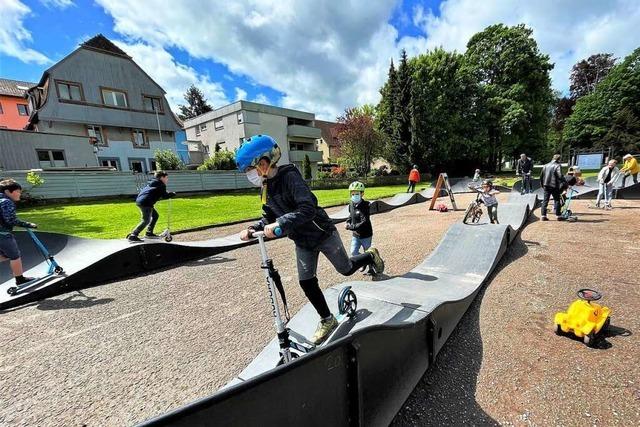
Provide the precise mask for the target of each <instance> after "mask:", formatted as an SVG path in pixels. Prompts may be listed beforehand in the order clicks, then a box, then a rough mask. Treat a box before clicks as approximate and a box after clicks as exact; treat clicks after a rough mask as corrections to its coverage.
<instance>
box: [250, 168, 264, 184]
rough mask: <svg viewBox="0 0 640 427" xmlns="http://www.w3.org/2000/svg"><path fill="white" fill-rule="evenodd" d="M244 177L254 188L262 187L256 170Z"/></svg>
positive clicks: (260, 178)
mask: <svg viewBox="0 0 640 427" xmlns="http://www.w3.org/2000/svg"><path fill="white" fill-rule="evenodd" d="M246 175H247V179H248V180H249V182H250V183H252V184H253V185H255V186H256V187H262V176H261V175H260V174H259V173H258V170H257V169H251V170H250V171H248V172H247V174H246Z"/></svg>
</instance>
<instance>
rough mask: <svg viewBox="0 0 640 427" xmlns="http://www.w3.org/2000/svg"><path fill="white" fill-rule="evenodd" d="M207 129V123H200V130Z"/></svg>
mask: <svg viewBox="0 0 640 427" xmlns="http://www.w3.org/2000/svg"><path fill="white" fill-rule="evenodd" d="M205 130H207V124H206V123H202V124H201V125H200V132H204V131H205Z"/></svg>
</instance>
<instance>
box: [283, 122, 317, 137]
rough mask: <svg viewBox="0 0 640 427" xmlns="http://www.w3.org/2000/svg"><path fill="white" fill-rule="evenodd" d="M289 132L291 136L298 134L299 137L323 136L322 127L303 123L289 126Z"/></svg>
mask: <svg viewBox="0 0 640 427" xmlns="http://www.w3.org/2000/svg"><path fill="white" fill-rule="evenodd" d="M287 133H288V134H289V136H297V137H299V138H311V139H319V138H320V137H321V136H322V132H321V131H320V129H318V128H314V127H312V126H302V125H289V126H287Z"/></svg>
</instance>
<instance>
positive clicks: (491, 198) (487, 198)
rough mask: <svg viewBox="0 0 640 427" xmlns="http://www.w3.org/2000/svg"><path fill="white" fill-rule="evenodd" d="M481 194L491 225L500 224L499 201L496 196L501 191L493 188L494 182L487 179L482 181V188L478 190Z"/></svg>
mask: <svg viewBox="0 0 640 427" xmlns="http://www.w3.org/2000/svg"><path fill="white" fill-rule="evenodd" d="M478 192H479V193H480V201H481V202H482V203H483V204H484V205H485V206H486V207H487V214H488V215H489V220H490V221H491V224H499V222H498V199H496V194H499V193H500V191H498V190H496V189H494V188H493V182H491V180H488V179H485V180H484V181H482V187H481V188H480V189H478Z"/></svg>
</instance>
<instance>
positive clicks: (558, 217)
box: [556, 216, 567, 221]
mask: <svg viewBox="0 0 640 427" xmlns="http://www.w3.org/2000/svg"><path fill="white" fill-rule="evenodd" d="M556 219H557V220H558V221H566V220H567V218H565V217H563V216H557V217H556Z"/></svg>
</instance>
